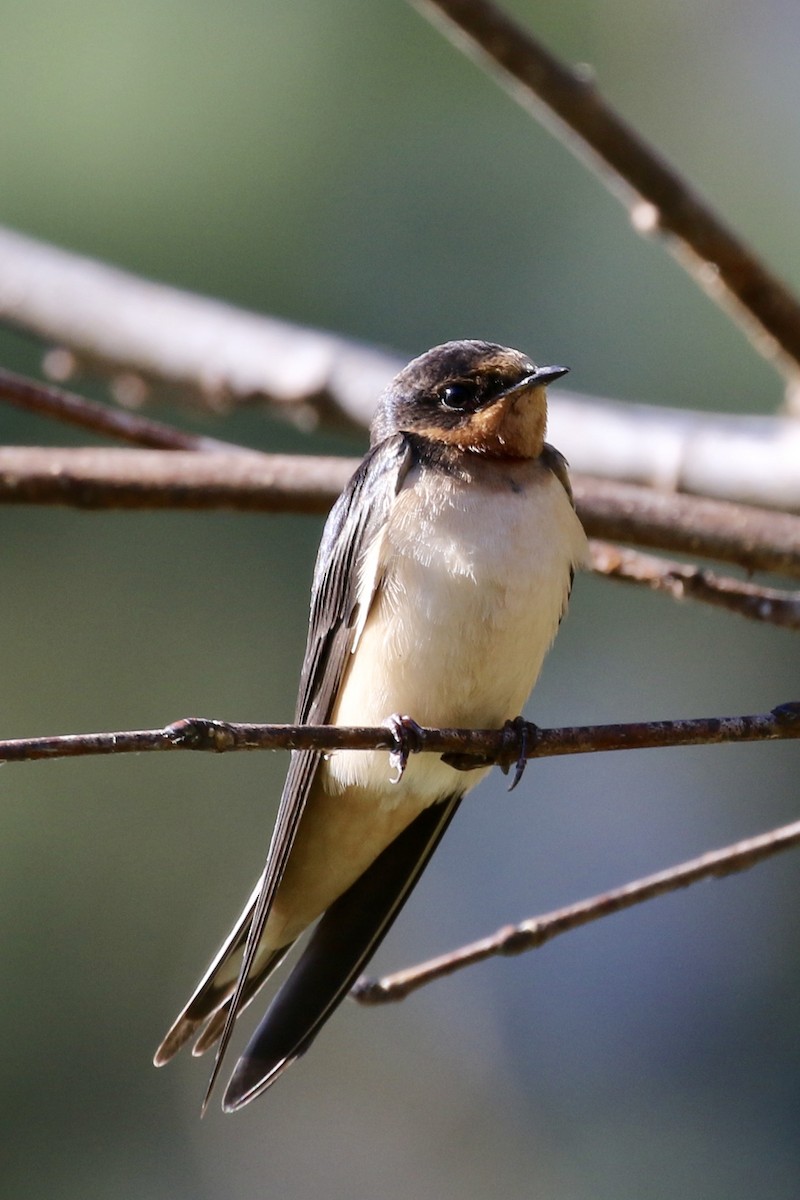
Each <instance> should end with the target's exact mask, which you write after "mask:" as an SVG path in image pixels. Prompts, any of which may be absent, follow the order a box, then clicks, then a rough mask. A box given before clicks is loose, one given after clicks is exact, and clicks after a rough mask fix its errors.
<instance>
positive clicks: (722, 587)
mask: <svg viewBox="0 0 800 1200" xmlns="http://www.w3.org/2000/svg"><path fill="white" fill-rule="evenodd" d="M589 552H590V561H591V565H592V570H593V571H594V572H595V573H596V574H598V575H603V576H605V577H606V578H608V579H618V580H621V581H622V582H624V583H635V584H641V585H644V586H645V587H649V588H651V589H652V590H653V591H656V592H666V594H667V595H669V596H672V597H673V599H675V600H699V601H701V602H702V603H704V604H710V605H712V606H714V607H715V608H724V609H727V611H728V612H732V613H737V614H738V615H739V616H742V617H748V618H749V619H750V620H751V621H764V622H767V623H768V624H771V625H780V626H782V627H783V628H785V629H798V630H800V591H792V592H786V591H782V590H781V589H779V588H768V587H761V586H759V585H758V584H755V583H745V582H744V581H743V580H741V579H733V578H731V577H730V576H725V575H715V574H714V573H713V572H712V571H709V570H707V569H706V568H705V567H698V566H695V565H694V564H693V563H683V562H674V561H673V560H671V559H665V558H658V557H656V556H655V555H652V554H642V553H641V552H640V551H638V550H627V549H625V548H624V547H622V546H614V545H611V544H610V543H609V542H600V541H596V540H592V541H591V542H590V545H589Z"/></svg>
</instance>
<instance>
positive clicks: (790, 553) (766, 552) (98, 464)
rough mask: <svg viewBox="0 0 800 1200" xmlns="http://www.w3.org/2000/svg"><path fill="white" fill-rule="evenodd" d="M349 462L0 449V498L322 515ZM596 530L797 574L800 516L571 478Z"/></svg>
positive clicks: (584, 515)
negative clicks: (319, 513)
mask: <svg viewBox="0 0 800 1200" xmlns="http://www.w3.org/2000/svg"><path fill="white" fill-rule="evenodd" d="M356 465H357V460H355V459H346V458H317V457H311V456H305V455H296V456H295V455H279V454H255V453H247V454H244V453H241V452H239V451H233V452H230V453H213V454H210V453H202V452H197V453H192V452H186V451H180V450H175V451H162V450H120V449H106V448H102V449H93V450H84V449H77V450H73V449H66V450H65V449H52V448H49V447H48V448H40V447H27V446H11V447H5V448H0V503H7V504H14V503H16V504H68V505H72V506H76V507H81V508H129V509H131V508H133V509H152V508H182V509H218V508H228V509H237V510H240V511H250V512H289V511H291V512H325V511H326V510H327V509H328V508H329V507H330V505H331V504H332V503H333V501H334V500H335V499H336V497H337V496H338V494H339V492H340V491H341V489H342V488H343V487H344V485H345V483H346V482H347V480H348V479H349V477H350V475H351V474H352V472H353V470H354V469H355V467H356ZM573 487H574V491H575V499H576V504H577V508H578V514H579V516H580V518H581V520H582V521H583V524H584V526H585V528H586V531H587V533H589V534H590V535H592V536H594V537H603V538H610V539H615V540H618V541H625V542H634V543H636V544H639V545H643V546H649V547H651V548H654V549H662V550H674V551H678V552H680V553H685V554H696V555H701V556H703V557H705V558H715V559H718V560H720V561H722V562H732V563H738V564H739V565H741V566H744V567H746V568H747V569H749V570H753V571H756V570H759V571H775V572H779V573H783V574H786V575H791V576H800V517H798V516H793V515H790V514H787V513H776V512H770V511H767V510H764V509H758V508H751V507H749V506H745V505H737V504H731V503H729V502H727V501H723V500H704V499H702V498H699V497H695V496H681V495H671V494H664V493H661V492H656V491H654V490H652V489H649V488H640V487H634V486H633V485H630V484H621V483H612V482H607V481H602V480H597V479H592V478H591V477H588V476H581V475H574V476H573Z"/></svg>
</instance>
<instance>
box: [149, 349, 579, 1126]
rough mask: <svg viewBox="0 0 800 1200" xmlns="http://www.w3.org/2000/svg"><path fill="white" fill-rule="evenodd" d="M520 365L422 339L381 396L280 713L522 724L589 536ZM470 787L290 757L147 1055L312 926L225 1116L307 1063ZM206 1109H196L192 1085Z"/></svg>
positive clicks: (451, 779) (165, 1047)
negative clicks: (254, 873)
mask: <svg viewBox="0 0 800 1200" xmlns="http://www.w3.org/2000/svg"><path fill="white" fill-rule="evenodd" d="M564 374H566V368H565V367H537V366H536V365H535V364H534V363H533V362H531V360H530V359H529V358H528V357H527V356H526V355H524V354H521V353H520V352H519V351H517V350H510V349H507V348H505V347H503V346H498V345H494V344H492V343H489V342H477V341H459V342H448V343H446V344H445V345H443V346H437V347H436V348H435V349H433V350H429V351H428V352H427V353H426V354H423V355H421V356H420V357H419V358H416V359H414V360H413V362H411V363H409V365H408V366H407V367H405V368H404V370H402V371H401V372H400V374H399V375H397V377H396V378H395V379H394V380H393V381H392V383H391V384H390V385H389V387H388V388H387V389H386V391H385V392H384V394H383V396H382V397H381V399H380V402H379V404H378V409H377V412H376V416H375V419H374V422H373V425H372V438H371V448H370V450H369V451H368V453H367V455H366V457H365V458H364V461H363V462H362V463H361V465H360V466H359V468H358V470H357V471H356V473H355V475H354V476H353V477H352V479H351V480H350V482H349V484H348V485H347V487H346V488H345V490H344V492H343V493H342V495H341V496H340V497H339V500H338V501H337V503H336V504H335V506H334V508H333V510H332V511H331V514H330V516H329V518H328V522H327V524H326V526H325V532H324V533H323V536H322V543H321V545H320V549H319V555H318V557H317V563H316V568H315V571H314V581H313V585H312V591H311V614H310V621H309V630H308V643H307V646H306V652H305V659H304V661H303V669H302V675H301V679H300V691H299V697H298V701H297V711H296V718H295V719H296V721H297V722H298V723H305V724H326V723H332V724H338V725H380V724H382V723H386V722H387V721H392V720H393V721H394V722H395V728H398V729H401V728H402V724H403V720H404V718H403V717H402V716H401V714H408V715H409V716H410V717H413V718H414V720H415V721H417V722H418V723H419V724H420V725H430V726H440V727H442V726H443V727H450V728H452V727H458V726H469V727H481V728H487V727H493V728H499V727H500V726H502V725H503V723H504V722H505V721H506V720H507V719H508V718H509V717H511V716H514V715H515V714H517V713H519V711H520V710H521V708H522V706H523V704H524V703H525V700H526V699H527V697H528V694H529V693H530V691H531V688H532V687H533V685H534V683H535V681H536V678H537V676H538V674H539V671H540V668H541V665H542V660H543V659H544V656H545V653H546V652H547V649H548V647H549V646H550V643H551V642H552V640H553V638H554V636H555V633H556V630H557V629H558V624H559V621H560V620H561V617H562V616H563V614H564V610H565V608H566V605H567V600H568V598H569V592H570V587H571V583H572V576H573V572H574V570H575V568H576V567H577V566H579V565H580V564H581V563H582V562H583V560H584V555H585V548H586V540H585V535H584V532H583V529H582V528H581V525H580V522H579V521H578V518H577V516H576V515H575V511H574V508H573V505H572V499H571V493H570V488H569V483H568V480H567V475H566V464H565V461H564V459H563V458H562V457H561V455H560V454H559V453H558V451H557V450H554V449H553V448H552V447H551V446H549V445H547V443H546V442H545V440H544V435H545V421H546V400H545V386H546V385H547V384H548V383H551V382H552V381H553V380H555V379H558V378H560V376H562V375H564ZM488 769H489V767H488V766H484V767H482V768H481V769H478V770H474V771H471V772H470V773H468V774H467V773H465V772H464V771H463V770H457V769H455V768H454V766H452V765H450V764H449V763H447V762H445V761H444V760H442V759H441V758H440V757H439V756H437V755H433V754H425V753H422V754H418V755H414V756H413V757H411V758H410V759H409V760H408V762H407V767H406V769H405V770H404V771H403V772H402V774H401V775H400V778H396V773H395V772H393V771H392V769H391V763H390V754H389V752H388V751H386V750H376V751H355V750H353V751H337V752H335V753H331V754H320V753H316V752H311V751H298V752H294V753H293V755H292V758H291V762H290V766H289V771H288V774H287V778H286V783H285V785H284V789H283V795H282V797H281V802H280V808H279V810H278V817H277V821H276V825H275V829H274V832H273V836H272V842H271V844H270V848H269V855H268V858H267V864H266V867H265V870H264V874H263V875H262V877H261V879H260V880H259V882H258V884H257V885H256V888H255V891H254V892H253V894H252V896H251V897H250V900H249V901H248V903H247V906H246V908H245V910H244V912H243V913H242V915H241V917H240V918H239V920H238V921H237V923H236V925H235V926H234V928H233V929H232V930H231V932H230V934H229V935H228V937H227V939H226V941H225V942H224V943H223V945H222V947H221V948H220V950H219V952H218V953H217V955H216V957H215V959H214V961H213V962H212V963H211V966H210V967H209V968H208V970H207V971H206V973H205V975H204V976H203V978H202V980H201V981H200V983H199V984H198V986H197V989H196V991H195V993H194V995H193V996H192V998H191V999H190V1000H189V1003H188V1004H187V1005H186V1007H185V1008H184V1010H183V1012H182V1013H181V1014H180V1016H179V1017H178V1018H177V1020H176V1021H175V1023H174V1025H173V1026H172V1028H171V1029H170V1031H169V1033H168V1034H167V1036H166V1037H165V1038H164V1041H163V1042H162V1044H161V1046H160V1047H159V1049H158V1051H157V1053H156V1056H155V1063H156V1065H158V1066H160V1065H162V1064H163V1063H165V1062H167V1061H168V1060H169V1059H170V1058H172V1056H173V1055H174V1054H175V1053H176V1051H177V1050H179V1049H180V1047H181V1046H182V1045H183V1044H184V1043H185V1042H186V1041H188V1040H189V1039H190V1038H192V1037H195V1036H196V1038H197V1040H196V1043H195V1046H194V1053H195V1054H202V1053H204V1052H205V1051H206V1050H208V1049H209V1048H210V1047H211V1046H213V1045H214V1044H215V1043H216V1042H218V1041H219V1042H220V1047H219V1050H218V1054H217V1062H216V1065H215V1070H214V1073H213V1074H212V1078H211V1083H210V1084H209V1092H210V1090H211V1086H212V1084H213V1082H214V1079H215V1077H216V1073H217V1070H218V1068H219V1065H220V1062H221V1059H222V1054H223V1052H224V1049H225V1046H226V1044H227V1041H228V1038H229V1036H230V1032H231V1029H232V1027H233V1023H234V1020H235V1018H236V1017H237V1016H238V1014H239V1013H240V1012H241V1011H242V1009H243V1008H244V1006H245V1005H246V1004H248V1003H249V1002H250V1001H251V1000H252V999H253V997H254V996H255V994H256V992H257V991H258V990H259V988H260V987H261V985H262V984H263V983H264V981H265V980H266V979H267V977H268V976H269V975H270V974H271V972H272V971H273V970H274V968H275V967H276V966H277V965H278V963H279V962H280V961H281V960H282V959H283V958H284V956H285V955H286V954H287V952H288V951H289V949H290V948H291V946H292V944H293V943H294V942H295V940H296V939H297V938H298V937H299V936H300V934H302V933H303V931H304V930H305V929H306V928H307V927H308V926H309V925H311V924H312V923H313V922H314V921H316V920H317V918H321V919H320V920H319V922H318V924H317V926H316V929H315V930H314V932H313V934H312V936H311V938H310V941H309V942H308V944H307V946H306V949H305V951H304V952H303V954H302V956H301V958H300V959H299V961H298V962H297V964H296V966H295V967H294V969H293V970H292V972H291V974H290V975H289V977H288V978H287V980H286V982H285V983H284V984H283V986H282V987H281V989H280V990H279V991H278V993H277V995H276V996H275V998H274V999H273V1001H272V1004H271V1006H270V1007H269V1009H268V1011H267V1013H266V1015H265V1017H264V1018H263V1020H262V1021H261V1024H260V1025H259V1026H258V1028H257V1030H256V1032H255V1033H254V1035H253V1037H252V1038H251V1040H250V1043H249V1045H248V1046H247V1048H246V1049H245V1051H244V1053H243V1055H242V1057H241V1058H240V1060H239V1062H238V1064H237V1066H236V1068H235V1070H234V1072H233V1076H232V1078H231V1080H230V1083H229V1084H228V1088H227V1091H226V1093H225V1096H224V1099H223V1108H224V1109H225V1110H226V1111H233V1110H234V1109H237V1108H240V1107H241V1106H242V1105H244V1104H247V1103H248V1102H249V1101H250V1100H252V1099H254V1098H255V1097H256V1096H258V1095H260V1094H261V1092H263V1091H264V1090H265V1089H266V1088H268V1087H269V1086H270V1085H271V1084H272V1083H274V1082H275V1080H276V1079H277V1078H278V1076H279V1075H280V1074H281V1073H282V1072H283V1071H284V1070H285V1069H286V1068H287V1067H288V1066H289V1065H290V1064H291V1063H292V1062H294V1060H295V1059H297V1058H298V1057H299V1056H300V1055H301V1054H302V1053H303V1052H304V1051H305V1050H307V1049H308V1047H309V1046H310V1044H311V1042H312V1041H313V1039H314V1038H315V1037H316V1035H317V1033H318V1032H319V1030H320V1028H321V1027H322V1025H323V1024H324V1022H325V1021H326V1020H327V1019H328V1017H329V1016H330V1015H331V1013H332V1012H333V1010H334V1009H335V1008H336V1006H337V1005H338V1004H339V1003H340V1001H341V1000H342V999H343V998H344V996H345V995H346V994H347V992H348V990H349V988H350V987H351V985H352V983H353V981H354V980H355V979H356V977H357V976H358V975H359V973H360V972H361V971H362V969H363V967H364V966H365V964H366V963H367V961H368V960H369V958H370V956H371V955H372V953H373V952H374V950H375V949H376V947H377V946H378V944H379V943H380V941H381V940H382V938H383V937H384V936H385V934H386V932H387V930H388V929H389V926H390V925H391V924H392V922H393V921H394V919H395V917H396V916H397V914H398V912H399V910H400V908H401V907H402V905H403V904H404V902H405V900H406V899H407V897H408V895H409V893H410V892H411V889H412V888H413V887H414V884H415V883H416V882H417V880H418V878H419V876H420V874H421V872H422V870H423V868H424V866H425V864H426V863H427V861H428V859H429V858H430V856H431V854H432V853H433V851H434V849H435V848H436V846H437V844H438V842H439V840H440V838H441V837H442V834H443V833H444V831H445V829H446V828H447V826H448V824H449V823H450V820H451V819H452V817H453V814H454V813H455V810H456V808H457V807H458V804H459V802H460V800H461V798H462V796H464V794H465V793H466V792H467V791H468V790H469V789H470V788H472V787H473V786H474V785H475V783H476V782H477V781H478V780H479V779H480V778H482V777H483V776H484V775H485V774H486V772H487V771H488ZM206 1098H208V1093H207V1096H206Z"/></svg>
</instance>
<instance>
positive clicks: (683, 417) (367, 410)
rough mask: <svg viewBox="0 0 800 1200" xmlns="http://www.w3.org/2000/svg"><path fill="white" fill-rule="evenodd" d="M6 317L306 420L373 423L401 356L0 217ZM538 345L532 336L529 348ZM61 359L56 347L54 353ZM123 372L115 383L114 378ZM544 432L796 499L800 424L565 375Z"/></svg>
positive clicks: (126, 376) (580, 458)
mask: <svg viewBox="0 0 800 1200" xmlns="http://www.w3.org/2000/svg"><path fill="white" fill-rule="evenodd" d="M0 320H5V321H6V322H7V323H10V324H13V325H16V326H18V327H19V328H21V329H25V330H29V331H32V332H34V333H35V334H37V335H38V336H40V337H43V338H46V339H49V340H52V341H54V342H56V343H58V344H60V345H68V346H69V347H70V348H71V349H70V352H69V353H66V352H64V353H61V354H59V355H57V356H55V357H56V359H57V361H58V363H59V364H60V365H61V367H62V368H63V363H64V360H66V362H67V369H66V370H64V369H62V370H61V373H60V376H59V377H60V378H64V377H65V375H66V374H68V370H69V366H70V364H71V365H72V366H75V365H77V368H79V369H91V370H99V371H100V372H101V373H104V374H107V375H110V376H111V377H112V380H113V381H115V389H114V390H115V391H117V392H122V393H125V394H127V393H128V392H130V390H131V382H132V380H135V378H136V377H137V376H139V375H140V376H142V377H145V378H146V379H147V380H148V381H150V382H152V383H166V384H168V385H169V386H171V387H174V388H177V389H178V390H179V391H180V392H181V393H184V394H187V395H193V396H195V397H197V398H199V399H201V400H202V401H203V402H205V403H207V404H208V405H216V406H217V407H225V406H226V405H232V404H237V403H245V402H258V403H264V404H270V405H272V406H273V407H274V408H276V409H277V411H279V412H280V413H282V414H284V415H286V416H290V417H292V418H293V419H295V420H296V421H297V422H298V423H301V424H303V423H305V424H309V423H312V424H313V423H316V422H319V421H334V422H335V421H338V422H339V423H340V424H341V423H342V422H347V423H350V424H355V425H359V426H366V425H368V424H369V421H370V420H371V417H372V413H373V411H374V408H375V402H376V399H377V397H378V395H379V394H380V392H381V391H382V390H383V388H384V386H385V385H386V384H387V383H388V381H389V380H390V379H391V377H392V375H394V373H395V372H396V371H397V369H398V367H399V366H400V365H401V360H400V359H398V358H397V357H395V356H392V355H389V354H384V353H381V352H379V351H377V350H374V349H370V348H368V347H363V346H359V345H357V344H356V343H353V342H347V341H345V340H344V339H341V338H335V337H333V336H332V335H331V334H328V333H321V332H318V331H315V330H312V329H305V328H299V327H297V326H292V325H289V324H286V323H283V322H280V321H273V320H271V319H269V318H266V317H261V316H259V315H257V314H256V313H252V312H246V311H243V310H241V309H236V308H233V307H231V306H229V305H224V304H220V303H218V302H216V301H212V300H209V299H206V298H205V297H201V296H194V295H191V294H190V293H186V292H181V291H179V290H178V289H175V288H168V287H165V286H164V285H160V284H155V283H150V282H148V281H146V280H143V279H140V278H137V277H136V276H134V275H130V274H128V273H127V272H125V271H121V270H118V269H116V268H111V267H108V266H106V265H104V264H102V263H99V262H96V261H94V260H93V259H88V258H84V257H82V256H80V255H76V254H71V253H68V252H67V251H65V250H61V249H58V248H57V247H54V246H48V245H47V244H46V243H44V242H39V241H35V240H34V239H32V238H26V237H23V236H22V235H21V234H17V233H13V232H11V231H9V230H3V229H0ZM531 349H535V348H534V347H532V348H531ZM49 360H50V361H52V360H53V356H52V355H51V356H49ZM120 379H121V385H120ZM550 436H551V438H552V440H553V442H554V443H555V445H557V446H558V447H559V448H560V449H561V450H563V451H564V453H565V454H566V455H567V458H568V459H569V460H570V462H571V463H572V466H573V467H574V468H575V470H577V471H585V472H587V473H590V474H594V475H599V476H603V477H606V478H614V479H620V480H628V481H629V482H631V483H638V484H645V485H651V486H654V487H659V488H661V489H663V490H670V491H687V492H694V493H698V494H704V495H711V496H717V497H719V498H721V499H728V500H741V501H743V502H744V503H749V504H761V505H765V506H767V507H775V508H781V509H795V510H798V511H800V471H798V470H797V463H798V461H800V427H798V425H797V422H793V421H791V420H787V419H783V420H781V419H778V418H774V417H755V416H730V415H724V414H723V415H717V414H713V413H698V412H691V411H685V410H680V409H675V408H673V409H669V408H662V407H659V408H655V407H653V406H652V405H644V404H638V405H637V404H627V403H624V402H622V401H615V400H605V399H599V398H596V397H591V396H579V395H577V394H576V393H571V392H567V391H564V389H563V388H559V389H558V391H557V392H556V393H555V394H554V396H553V397H552V398H551V402H550Z"/></svg>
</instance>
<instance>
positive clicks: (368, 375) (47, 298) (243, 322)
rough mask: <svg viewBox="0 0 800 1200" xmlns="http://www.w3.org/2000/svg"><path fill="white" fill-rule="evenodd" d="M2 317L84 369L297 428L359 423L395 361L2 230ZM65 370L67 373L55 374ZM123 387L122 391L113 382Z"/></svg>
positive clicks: (363, 421)
mask: <svg viewBox="0 0 800 1200" xmlns="http://www.w3.org/2000/svg"><path fill="white" fill-rule="evenodd" d="M0 319H2V320H4V321H5V322H6V323H7V324H9V325H12V326H14V327H16V328H18V329H22V330H26V331H29V332H32V333H34V334H36V336H37V337H40V338H43V339H45V340H46V341H48V342H50V343H52V344H54V345H57V346H65V347H68V349H69V350H70V351H71V352H72V354H73V356H74V359H75V363H76V364H77V365H78V366H79V367H80V368H81V369H83V370H93V371H96V372H97V373H99V374H104V375H110V376H111V377H112V379H114V378H115V377H119V376H123V377H128V378H127V379H125V380H124V382H126V383H127V382H129V378H130V376H131V375H133V376H139V377H140V378H141V379H142V381H143V385H144V388H145V390H146V387H147V385H149V384H151V383H159V384H167V385H168V386H170V387H172V388H174V389H176V390H177V391H178V392H184V393H191V394H192V395H193V396H195V397H196V398H198V399H200V400H202V401H203V402H204V403H205V405H206V406H207V407H209V408H211V409H218V410H222V411H225V410H226V409H228V408H230V407H231V406H232V405H233V404H236V403H256V402H261V403H268V404H270V405H272V406H274V407H275V408H277V409H279V410H280V411H281V412H282V413H283V414H285V415H286V416H288V417H291V418H292V419H294V420H296V421H297V422H298V423H299V424H301V425H303V426H304V427H313V426H315V425H316V424H317V423H318V421H319V420H320V418H321V417H323V416H324V417H325V418H327V419H328V420H329V421H334V422H338V423H339V424H342V423H347V424H354V425H358V426H364V425H367V424H368V423H369V420H370V418H371V415H372V412H373V410H374V408H375V401H376V399H377V397H378V396H379V395H380V393H381V391H382V390H383V388H384V387H385V385H386V383H387V382H388V381H389V379H391V377H392V376H393V375H394V374H395V373H396V372H397V370H399V368H400V366H402V361H401V360H399V359H397V358H393V357H391V356H390V355H388V354H386V353H384V352H381V351H378V350H374V349H372V348H370V347H369V346H365V345H361V344H359V343H357V342H354V341H347V340H346V339H345V338H339V337H335V336H334V335H332V334H326V333H323V332H321V331H319V330H315V329H305V328H303V327H302V326H299V325H291V324H289V323H288V322H285V321H279V320H276V319H274V318H271V317H264V316H260V315H259V314H258V313H254V312H248V311H246V310H244V309H240V308H235V307H233V306H232V305H229V304H224V303H222V302H221V301H218V300H212V299H210V298H208V297H206V296H197V295H193V294H191V293H189V292H184V291H181V290H179V289H178V288H173V287H168V286H167V285H166V284H161V283H154V282H152V281H151V280H147V279H141V278H139V277H138V276H136V275H133V274H130V273H129V272H126V271H122V270H120V269H119V268H116V267H111V266H108V265H106V264H105V263H101V262H98V261H97V260H95V259H91V258H87V257H84V256H83V255H79V254H72V253H70V252H69V251H66V250H61V249H59V248H58V247H56V246H50V245H48V244H47V243H46V242H39V241H36V240H35V239H34V238H29V237H25V236H24V235H22V234H20V233H16V232H14V231H12V230H10V229H0ZM65 373H66V372H65ZM123 390H125V389H124V388H123Z"/></svg>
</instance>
